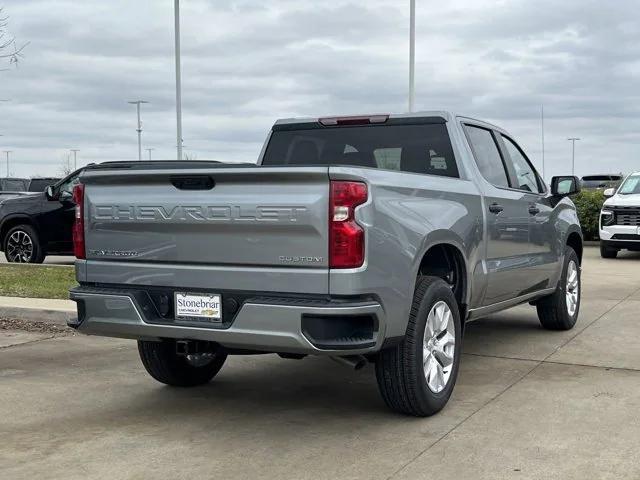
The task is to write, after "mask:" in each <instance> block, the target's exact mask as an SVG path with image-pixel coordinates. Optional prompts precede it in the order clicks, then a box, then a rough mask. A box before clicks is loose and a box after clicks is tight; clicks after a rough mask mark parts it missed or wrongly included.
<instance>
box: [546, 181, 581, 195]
mask: <svg viewBox="0 0 640 480" xmlns="http://www.w3.org/2000/svg"><path fill="white" fill-rule="evenodd" d="M579 191H580V180H578V177H574V176H565V177H553V178H552V179H551V194H552V195H554V196H556V197H566V196H568V195H573V194H574V193H578V192H579Z"/></svg>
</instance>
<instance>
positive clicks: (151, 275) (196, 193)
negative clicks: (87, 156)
mask: <svg viewBox="0 0 640 480" xmlns="http://www.w3.org/2000/svg"><path fill="white" fill-rule="evenodd" d="M82 183H83V184H85V238H86V257H87V263H86V281H88V282H96V283H118V284H122V283H128V284H137V285H160V286H176V287H190V288H202V289H221V288H224V289H234V290H254V291H266V292H268V291H279V292H287V291H288V292H297V291H305V292H309V293H327V292H328V258H327V257H328V255H327V250H328V232H327V230H328V227H327V224H328V204H329V179H328V169H327V168H326V167H304V168H300V167H274V168H269V167H244V168H241V167H229V166H224V167H222V168H220V167H217V168H213V167H210V168H157V169H136V168H135V167H134V168H127V169H108V168H107V169H104V168H98V169H89V170H88V171H87V172H86V173H85V174H84V175H83V177H82Z"/></svg>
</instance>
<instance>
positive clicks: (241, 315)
mask: <svg viewBox="0 0 640 480" xmlns="http://www.w3.org/2000/svg"><path fill="white" fill-rule="evenodd" d="M70 298H71V299H72V300H74V301H75V302H76V303H77V308H78V319H77V320H76V321H73V322H70V323H69V326H71V327H73V328H75V329H77V330H78V331H79V332H81V333H85V334H88V335H99V336H107V337H120V338H132V339H145V340H154V339H160V338H173V339H185V340H204V341H211V342H216V343H219V344H220V345H222V346H224V347H227V348H237V349H250V350H260V351H265V352H278V353H300V354H319V355H323V354H325V355H346V354H348V355H352V354H365V353H371V352H374V351H377V350H379V349H380V348H381V347H382V344H383V341H384V338H385V335H384V333H385V325H386V322H385V316H384V310H383V308H382V306H381V305H380V303H378V302H377V301H374V300H371V299H356V300H349V301H345V300H340V299H336V300H333V299H324V300H322V301H319V300H318V299H308V300H306V299H304V298H300V297H296V298H284V297H283V298H273V297H260V296H256V297H253V298H247V299H246V300H244V301H243V302H242V304H241V305H240V307H239V309H238V311H237V313H236V314H235V316H234V317H233V320H232V321H230V322H229V323H228V324H226V325H225V326H209V325H207V326H194V325H183V324H180V323H179V322H176V321H175V320H174V319H173V318H167V319H160V318H159V317H158V316H157V312H156V309H155V307H154V304H153V302H152V300H151V298H150V296H149V295H148V294H147V293H146V292H145V291H144V290H136V289H126V290H121V289H107V288H104V289H103V288H96V287H78V288H75V289H73V290H71V292H70ZM360 327H362V328H360ZM354 328H356V329H358V332H359V334H357V335H350V334H346V335H342V336H340V335H339V334H340V333H344V332H348V331H353V329H354ZM332 332H334V333H332Z"/></svg>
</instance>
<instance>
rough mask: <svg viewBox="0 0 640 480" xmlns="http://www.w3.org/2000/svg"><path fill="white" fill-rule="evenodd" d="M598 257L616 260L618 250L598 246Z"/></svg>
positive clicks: (601, 245)
mask: <svg viewBox="0 0 640 480" xmlns="http://www.w3.org/2000/svg"><path fill="white" fill-rule="evenodd" d="M600 256H601V257H602V258H616V257H617V256H618V249H617V248H611V247H607V246H606V245H603V244H602V243H601V244H600Z"/></svg>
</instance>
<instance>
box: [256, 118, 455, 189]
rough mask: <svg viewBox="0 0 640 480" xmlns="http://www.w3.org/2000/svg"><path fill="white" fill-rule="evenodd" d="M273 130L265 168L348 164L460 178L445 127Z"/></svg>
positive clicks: (410, 126) (265, 158)
mask: <svg viewBox="0 0 640 480" xmlns="http://www.w3.org/2000/svg"><path fill="white" fill-rule="evenodd" d="M301 127H303V128H300V129H296V128H288V129H286V130H277V129H274V131H273V133H272V134H271V138H270V140H269V144H268V145H267V148H266V150H265V154H264V157H263V160H262V165H270V166H274V165H307V166H310V165H323V166H324V165H347V166H356V167H367V168H379V169H383V170H397V171H402V172H410V173H421V174H426V175H439V176H445V177H455V178H457V177H458V176H459V173H458V166H457V165H456V160H455V156H454V153H453V149H452V147H451V140H450V138H449V133H448V132H447V128H446V125H445V124H444V123H433V124H419V125H388V124H386V125H362V126H340V127H317V128H304V124H303V125H301Z"/></svg>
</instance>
